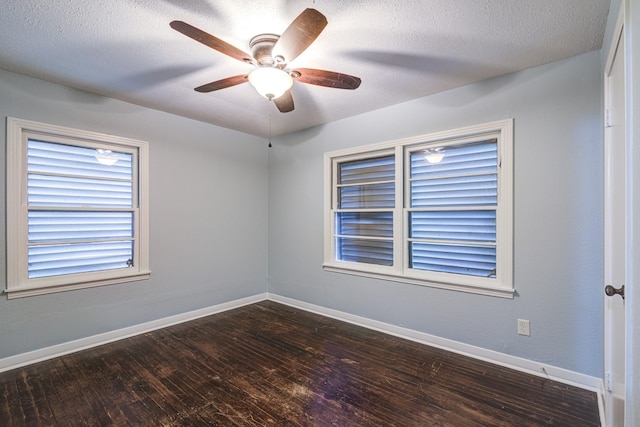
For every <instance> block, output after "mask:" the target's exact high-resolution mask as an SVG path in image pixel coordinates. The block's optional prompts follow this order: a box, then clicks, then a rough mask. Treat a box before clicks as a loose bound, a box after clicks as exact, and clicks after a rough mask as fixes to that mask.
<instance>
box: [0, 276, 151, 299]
mask: <svg viewBox="0 0 640 427" xmlns="http://www.w3.org/2000/svg"><path fill="white" fill-rule="evenodd" d="M150 276H151V272H150V271H141V272H139V273H136V274H133V275H130V276H126V277H117V278H110V279H100V280H94V281H86V282H80V283H70V284H63V285H53V286H19V287H15V288H12V289H5V291H4V293H5V294H7V299H13V298H24V297H31V296H36V295H46V294H52V293H56V292H65V291H73V290H77V289H86V288H95V287H97V286H106V285H117V284H120V283H128V282H136V281H139V280H146V279H149V277H150Z"/></svg>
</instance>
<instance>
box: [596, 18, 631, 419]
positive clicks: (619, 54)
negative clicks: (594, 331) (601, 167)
mask: <svg viewBox="0 0 640 427" xmlns="http://www.w3.org/2000/svg"><path fill="white" fill-rule="evenodd" d="M624 21H625V8H624V5H622V7H621V8H620V11H619V13H618V17H617V21H616V25H615V28H614V32H613V36H612V39H611V44H610V46H609V49H608V51H607V52H606V54H607V59H606V63H605V67H604V75H603V81H604V117H603V118H604V120H603V122H604V135H603V136H604V139H603V141H604V145H603V146H604V161H605V177H604V188H605V199H604V213H605V216H604V220H605V222H604V224H605V225H604V231H605V235H604V244H605V246H604V256H605V257H604V271H605V276H604V279H605V282H604V283H603V288H604V286H605V285H613V286H614V287H620V286H622V285H626V283H612V280H613V277H612V276H626V274H627V270H628V266H629V262H630V259H629V250H628V245H627V244H626V239H627V235H628V233H627V230H628V229H629V228H628V227H629V218H630V216H629V204H628V199H629V190H628V189H629V187H630V185H629V184H630V181H629V176H628V170H629V168H628V165H629V160H628V159H629V156H628V153H629V152H628V140H629V138H628V124H627V121H628V117H627V116H628V114H627V112H628V109H627V108H628V105H627V98H628V96H627V90H626V88H627V60H626V58H627V52H626V39H625V22H624ZM621 47H622V48H623V49H622V50H621ZM614 60H615V61H623V62H622V64H621V67H622V74H623V75H622V76H621V78H622V84H624V95H623V97H624V98H623V100H622V103H623V105H624V111H622V114H623V115H624V117H623V120H624V127H623V132H624V135H623V139H624V140H623V141H622V142H621V143H620V142H619V140H616V141H615V142H614V141H613V139H612V138H613V136H612V134H611V131H610V130H609V127H610V126H611V123H610V122H612V121H613V122H615V123H619V121H620V117H614V118H612V117H610V115H611V114H613V113H610V112H611V111H612V110H614V107H613V105H612V104H611V92H612V88H611V78H610V76H611V73H612V72H613V67H614ZM616 64H618V66H620V63H619V62H616ZM617 84H620V82H618V83H617ZM614 144H615V145H614ZM620 144H622V147H621V146H620ZM620 151H622V153H620ZM620 156H623V158H620ZM614 162H615V164H614ZM620 163H622V164H620ZM620 168H622V169H623V171H622V173H624V177H623V181H624V183H625V190H624V193H623V196H618V197H623V198H624V201H623V203H624V205H625V206H624V208H623V209H622V210H623V212H622V213H620V212H619V210H620V208H619V207H618V206H613V199H611V194H612V193H614V192H615V188H616V183H618V185H619V183H620V180H619V179H613V178H612V171H615V172H617V173H620ZM620 216H622V218H621V219H622V220H623V223H624V230H623V231H622V232H623V234H624V236H625V242H624V243H622V244H624V245H625V246H624V249H622V252H623V254H622V256H623V257H624V266H621V267H623V269H624V272H621V273H614V272H612V271H614V269H615V268H619V267H616V266H615V265H614V263H613V262H612V261H611V259H610V257H611V254H612V251H613V250H614V246H615V245H616V242H614V241H613V239H614V237H615V236H614V235H612V234H611V233H612V232H613V231H614V230H613V229H612V222H617V221H618V220H617V218H620ZM619 225H620V224H619V223H618V226H619ZM617 233H619V232H617ZM618 236H619V234H618ZM618 243H621V242H618ZM619 252H620V249H618V250H617V253H618V254H619ZM620 279H623V280H622V281H624V282H626V281H627V279H626V277H618V278H617V279H615V280H618V281H620ZM610 282H611V283H610ZM625 288H626V286H625ZM625 290H626V289H625ZM602 298H603V301H604V303H603V310H604V312H603V322H604V336H603V349H604V353H603V358H604V360H603V362H604V363H603V387H602V390H603V391H602V393H603V400H602V404H603V412H604V413H603V414H602V415H604V419H603V420H602V421H603V423H604V425H611V424H618V423H619V422H620V421H622V420H621V419H620V418H621V417H622V418H626V415H625V414H624V413H621V411H620V408H619V407H618V406H617V405H618V403H617V402H621V401H622V402H625V401H626V389H627V388H626V387H625V382H626V378H625V376H624V375H625V373H626V372H627V371H626V369H627V364H628V363H627V355H626V349H627V343H626V342H627V335H626V334H625V332H623V333H622V334H619V333H618V334H616V330H619V329H617V328H616V326H617V327H618V328H624V329H625V331H628V329H627V323H628V322H627V318H628V316H627V309H626V307H625V304H624V300H618V299H617V298H619V296H615V295H614V296H613V297H606V296H605V295H604V292H603V296H602ZM611 298H614V299H611ZM618 310H622V311H623V313H621V314H620V313H619V311H618ZM620 315H622V318H620V317H619V316H620ZM620 346H622V347H623V348H619V347H620ZM623 356H624V367H623V368H624V371H623V372H618V374H619V375H616V374H615V373H616V371H615V370H614V366H615V365H616V362H621V361H620V360H617V359H620V358H622V357H623ZM620 374H621V375H620ZM621 376H622V378H621V379H620V377H621ZM612 388H613V392H612ZM625 407H626V405H625ZM614 413H616V414H618V415H613V414H614ZM616 420H617V422H614V421H616ZM625 425H630V424H628V423H626V422H625ZM616 427H618V426H616Z"/></svg>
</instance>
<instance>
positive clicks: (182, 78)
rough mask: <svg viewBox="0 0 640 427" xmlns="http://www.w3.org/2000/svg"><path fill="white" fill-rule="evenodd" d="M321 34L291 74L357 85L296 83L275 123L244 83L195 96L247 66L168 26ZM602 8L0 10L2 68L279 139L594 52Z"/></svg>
mask: <svg viewBox="0 0 640 427" xmlns="http://www.w3.org/2000/svg"><path fill="white" fill-rule="evenodd" d="M309 7H311V8H315V9H317V10H319V11H320V12H322V13H323V14H324V15H325V16H326V17H327V20H328V21H329V24H328V25H327V27H326V28H325V29H324V31H323V32H322V33H321V34H320V36H319V37H318V38H317V39H316V40H315V41H314V43H313V44H312V45H311V46H310V47H309V48H308V49H307V50H306V51H305V52H304V53H303V54H302V55H300V56H299V57H298V58H296V59H295V60H294V61H293V62H292V64H291V66H292V67H297V68H301V67H307V68H319V69H324V70H332V71H338V72H342V73H346V74H351V75H355V76H358V77H360V78H361V79H362V84H361V86H360V87H359V88H358V89H357V90H355V91H350V90H341V89H331V88H325V87H318V86H312V85H308V84H303V83H300V82H296V83H294V86H293V88H292V94H293V98H294V101H295V110H294V111H293V112H290V113H280V112H278V110H277V109H276V108H275V106H274V105H271V103H270V102H269V101H268V100H267V99H265V98H262V97H260V96H259V95H258V94H257V93H256V92H255V90H254V89H253V87H251V86H250V85H249V84H242V85H239V86H234V87H231V88H227V89H223V90H220V91H216V92H212V93H208V94H202V93H198V92H195V91H194V90H193V88H194V87H196V86H200V85H202V84H205V83H209V82H211V81H214V80H218V79H222V78H225V77H228V76H232V75H237V74H243V73H245V72H248V71H250V70H251V69H252V66H250V65H247V64H243V63H241V62H239V61H236V60H234V59H232V58H230V57H228V56H225V55H223V54H221V53H219V52H217V51H214V50H212V49H210V48H208V47H206V46H203V45H202V44H200V43H197V42H195V41H194V40H192V39H189V38H188V37H186V36H184V35H182V34H180V33H178V32H176V31H174V30H173V29H171V28H170V27H169V22H170V21H172V20H176V19H177V20H182V21H185V22H188V23H190V24H192V25H194V26H196V27H198V28H200V29H202V30H204V31H206V32H209V33H211V34H213V35H215V36H216V37H218V38H220V39H222V40H224V41H226V42H228V43H230V44H232V45H234V46H236V47H238V48H240V49H241V50H244V51H247V52H248V51H250V49H249V46H248V44H249V40H250V39H251V38H252V37H253V36H254V35H257V34H260V33H276V34H281V33H282V32H283V31H284V30H285V29H286V28H287V26H288V25H289V24H290V23H291V21H292V20H293V19H294V18H295V17H296V16H297V15H298V14H300V13H301V12H302V11H303V10H304V9H306V8H309ZM608 10H609V0H526V1H525V0H522V1H514V0H349V1H346V0H255V1H249V2H248V1H245V2H243V1H221V0H219V1H215V0H189V1H187V0H184V1H181V0H91V1H88V0H4V1H3V5H2V11H1V13H0V68H3V69H6V70H9V71H13V72H17V73H21V74H26V75H30V76H34V77H38V78H41V79H44V80H49V81H52V82H55V83H61V84H64V85H67V86H70V87H74V88H78V89H83V90H87V91H90V92H94V93H98V94H102V95H106V96H109V97H112V98H116V99H121V100H124V101H128V102H131V103H134V104H138V105H142V106H146V107H150V108H155V109H158V110H163V111H167V112H171V113H175V114H178V115H182V116H186V117H191V118H193V119H197V120H201V121H205V122H209V123H213V124H215V125H219V126H223V127H227V128H231V129H236V130H239V131H242V132H246V133H250V134H254V135H260V136H266V135H267V134H268V131H269V116H271V122H272V124H271V127H272V134H273V135H279V134H284V133H288V132H293V131H296V130H301V129H304V128H308V127H311V126H315V125H318V124H322V123H326V122H330V121H334V120H338V119H341V118H344V117H348V116H352V115H356V114H360V113H364V112H367V111H371V110H374V109H378V108H381V107H385V106H388V105H393V104H397V103H400V102H404V101H408V100H411V99H415V98H419V97H422V96H426V95H429V94H433V93H436V92H440V91H443V90H447V89H451V88H454V87H459V86H463V85H467V84H469V83H473V82H477V81H480V80H484V79H487V78H491V77H495V76H499V75H503V74H506V73H510V72H514V71H518V70H521V69H525V68H529V67H532V66H536V65H540V64H545V63H549V62H552V61H557V60H560V59H564V58H568V57H571V56H575V55H578V54H581V53H584V52H589V51H592V50H597V49H599V48H600V46H601V43H602V39H603V34H604V29H605V24H606V19H607V15H608Z"/></svg>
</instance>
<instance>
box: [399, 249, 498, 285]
mask: <svg viewBox="0 0 640 427" xmlns="http://www.w3.org/2000/svg"><path fill="white" fill-rule="evenodd" d="M409 251H410V259H409V267H410V268H415V269H418V270H430V271H439V272H445V273H454V274H466V275H471V276H482V277H490V276H493V275H495V269H496V248H495V245H494V246H472V245H444V244H431V243H422V242H410V243H409Z"/></svg>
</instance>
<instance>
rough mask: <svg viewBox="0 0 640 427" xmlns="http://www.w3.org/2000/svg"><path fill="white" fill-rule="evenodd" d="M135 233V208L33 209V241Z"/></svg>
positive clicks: (113, 237) (30, 233) (79, 238)
mask: <svg viewBox="0 0 640 427" xmlns="http://www.w3.org/2000/svg"><path fill="white" fill-rule="evenodd" d="M132 237H133V213H131V212H69V211H60V212H56V211H53V212H51V211H31V212H29V242H30V243H33V242H38V243H42V242H61V241H74V240H75V241H77V240H85V241H86V240H105V239H122V238H132Z"/></svg>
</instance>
